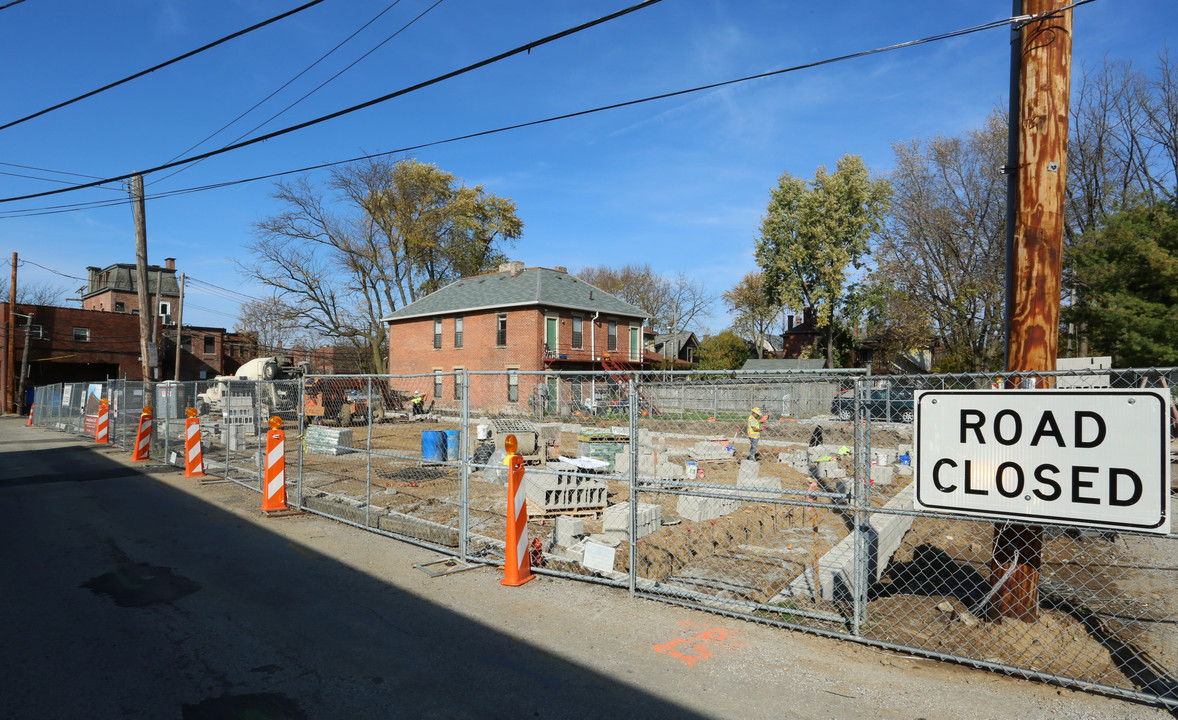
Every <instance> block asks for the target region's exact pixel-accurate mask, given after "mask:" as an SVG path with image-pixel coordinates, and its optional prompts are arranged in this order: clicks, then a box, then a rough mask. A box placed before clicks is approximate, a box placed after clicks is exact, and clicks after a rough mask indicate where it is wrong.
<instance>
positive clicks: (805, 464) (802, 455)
mask: <svg viewBox="0 0 1178 720" xmlns="http://www.w3.org/2000/svg"><path fill="white" fill-rule="evenodd" d="M777 462H779V463H781V464H783V465H789V466H790V467H792V468H793V469H794V470H797V471H799V472H809V471H810V456H809V453H807V452H806V451H805V450H794V451H793V452H788V453H779V454H778V455H777Z"/></svg>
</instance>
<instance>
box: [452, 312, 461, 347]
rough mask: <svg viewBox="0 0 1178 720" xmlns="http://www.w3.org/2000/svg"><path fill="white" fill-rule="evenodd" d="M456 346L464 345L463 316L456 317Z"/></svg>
mask: <svg viewBox="0 0 1178 720" xmlns="http://www.w3.org/2000/svg"><path fill="white" fill-rule="evenodd" d="M454 347H456V348H460V347H462V317H461V316H459V317H456V318H454Z"/></svg>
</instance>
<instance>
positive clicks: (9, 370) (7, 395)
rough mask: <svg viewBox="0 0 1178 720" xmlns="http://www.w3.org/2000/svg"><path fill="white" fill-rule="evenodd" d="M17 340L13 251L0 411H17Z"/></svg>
mask: <svg viewBox="0 0 1178 720" xmlns="http://www.w3.org/2000/svg"><path fill="white" fill-rule="evenodd" d="M15 342H16V253H12V282H11V283H10V284H9V286H8V348H7V350H6V351H5V358H6V359H5V363H4V400H3V402H2V403H0V411H3V412H16V411H15V410H14V409H13V407H12V406H13V397H12V389H13V388H12V381H13V379H14V378H13V370H14V367H13V364H12V346H13V344H14V343H15Z"/></svg>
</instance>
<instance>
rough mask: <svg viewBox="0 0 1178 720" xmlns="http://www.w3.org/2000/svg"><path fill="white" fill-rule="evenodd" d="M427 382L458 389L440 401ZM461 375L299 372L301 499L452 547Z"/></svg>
mask: <svg viewBox="0 0 1178 720" xmlns="http://www.w3.org/2000/svg"><path fill="white" fill-rule="evenodd" d="M435 381H439V382H440V383H442V384H444V385H445V386H446V387H448V388H455V387H457V390H455V391H453V392H454V394H453V395H452V396H447V398H446V399H445V400H442V399H441V398H439V397H437V396H436V395H434V393H433V388H434V383H435ZM463 383H464V378H463V376H462V374H461V373H444V374H439V375H438V376H437V377H434V376H429V377H425V376H420V375H418V376H395V375H357V376H307V377H306V378H305V381H304V386H303V390H302V392H303V414H304V418H303V422H304V427H303V430H302V445H301V466H300V467H301V472H300V478H301V485H300V487H299V491H298V492H299V497H300V503H301V505H302V507H305V508H306V509H309V510H313V511H315V512H318V513H322V514H325V515H329V516H332V517H336V518H339V519H341V520H344V521H346V522H350V523H354V524H358V525H363V526H366V527H370V528H374V529H376V530H379V531H381V532H385V533H390V534H393V535H397V536H398V537H402V538H405V539H408V540H412V541H414V542H418V543H424V544H428V545H433V546H437V547H440V548H445V549H449V550H451V551H452V550H456V549H457V548H458V546H459V537H460V533H459V526H460V520H461V516H462V512H463V494H462V482H461V478H462V461H463V457H464V455H463V452H462V450H461V448H462V437H461V432H462V431H461V428H462V423H461V414H462V408H463V405H462V402H461V389H462V387H463ZM427 398H428V399H427Z"/></svg>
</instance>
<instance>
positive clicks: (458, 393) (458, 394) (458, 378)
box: [454, 368, 462, 400]
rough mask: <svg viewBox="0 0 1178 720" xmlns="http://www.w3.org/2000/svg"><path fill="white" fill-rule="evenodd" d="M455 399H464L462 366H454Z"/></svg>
mask: <svg viewBox="0 0 1178 720" xmlns="http://www.w3.org/2000/svg"><path fill="white" fill-rule="evenodd" d="M454 399H455V400H461V399H462V368H454Z"/></svg>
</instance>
